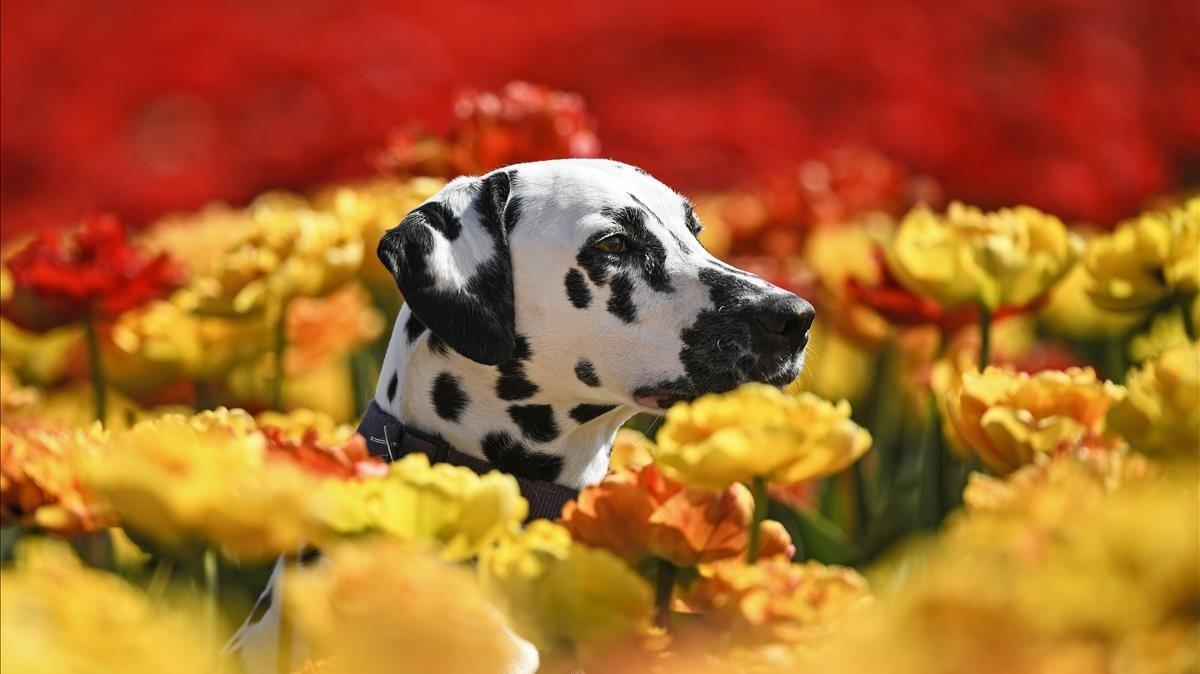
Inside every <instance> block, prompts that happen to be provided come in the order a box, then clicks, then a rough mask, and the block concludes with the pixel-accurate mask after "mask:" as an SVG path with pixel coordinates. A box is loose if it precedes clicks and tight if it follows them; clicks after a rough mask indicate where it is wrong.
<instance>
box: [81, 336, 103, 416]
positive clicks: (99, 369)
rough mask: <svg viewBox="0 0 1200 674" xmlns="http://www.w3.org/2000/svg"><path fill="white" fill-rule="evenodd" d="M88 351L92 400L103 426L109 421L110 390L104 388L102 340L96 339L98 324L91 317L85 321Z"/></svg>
mask: <svg viewBox="0 0 1200 674" xmlns="http://www.w3.org/2000/svg"><path fill="white" fill-rule="evenodd" d="M83 332H84V336H85V338H86V339H85V341H86V342H87V350H88V369H89V371H90V373H91V376H92V399H93V401H94V402H95V404H96V419H97V420H99V421H100V425H101V426H103V425H104V424H105V422H107V420H108V389H107V388H106V387H105V386H104V363H103V362H101V360H100V340H99V339H98V338H97V337H96V322H95V319H93V318H92V317H91V316H88V317H87V318H86V319H84V321H83Z"/></svg>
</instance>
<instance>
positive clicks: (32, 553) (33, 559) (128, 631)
mask: <svg viewBox="0 0 1200 674" xmlns="http://www.w3.org/2000/svg"><path fill="white" fill-rule="evenodd" d="M0 587H3V592H0V623H3V625H4V629H3V630H0V670H3V671H5V672H21V673H22V674H75V673H79V674H82V673H84V672H86V673H87V674H110V673H111V674H126V673H128V672H178V674H193V673H194V674H206V673H208V672H212V671H214V667H215V665H216V655H217V652H218V648H219V643H218V642H217V641H215V639H213V637H214V636H216V635H214V634H213V633H212V632H211V631H210V629H209V626H207V625H205V623H204V622H202V621H201V620H199V619H198V614H197V613H196V612H195V611H186V610H178V609H170V608H168V607H165V606H163V605H162V604H161V603H156V602H152V601H151V600H150V599H149V598H148V597H147V596H145V595H144V594H142V593H141V592H140V591H139V590H137V589H136V588H135V587H133V586H132V585H130V584H128V583H126V582H125V581H123V580H121V579H119V578H117V577H116V576H113V575H110V574H107V573H103V572H100V571H95V570H92V569H88V568H86V567H84V566H83V565H82V564H80V563H79V561H78V560H77V559H75V557H74V556H73V555H72V553H71V552H70V549H69V548H68V547H67V545H66V544H65V543H61V542H58V543H50V542H41V543H35V542H29V543H22V548H21V550H20V554H19V555H18V562H17V565H16V568H15V569H13V568H6V569H5V570H3V571H0Z"/></svg>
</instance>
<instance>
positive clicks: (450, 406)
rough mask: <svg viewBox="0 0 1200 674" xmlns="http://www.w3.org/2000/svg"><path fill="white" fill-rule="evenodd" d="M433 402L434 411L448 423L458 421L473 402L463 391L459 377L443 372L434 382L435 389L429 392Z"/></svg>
mask: <svg viewBox="0 0 1200 674" xmlns="http://www.w3.org/2000/svg"><path fill="white" fill-rule="evenodd" d="M429 396H430V398H431V399H432V400H433V409H434V411H436V412H437V415H438V416H439V417H441V418H443V419H446V420H447V421H458V419H459V417H461V416H462V412H463V410H464V409H466V407H467V405H468V404H470V402H471V397H470V396H469V395H467V392H466V391H464V390H463V387H462V384H460V383H459V381H458V377H455V376H454V375H452V374H450V373H449V372H443V373H441V374H439V375H438V376H437V379H434V380H433V389H432V390H430V392H429Z"/></svg>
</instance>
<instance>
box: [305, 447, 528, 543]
mask: <svg viewBox="0 0 1200 674" xmlns="http://www.w3.org/2000/svg"><path fill="white" fill-rule="evenodd" d="M322 489H323V491H324V493H325V494H326V495H327V496H328V497H329V503H328V508H329V510H328V511H327V512H326V513H325V517H326V518H327V519H328V521H329V523H330V525H331V527H332V528H333V529H334V530H335V531H337V532H338V533H340V534H342V535H361V534H364V533H381V534H384V535H386V536H389V537H392V538H395V539H397V540H400V541H404V542H407V543H413V544H417V545H424V546H431V545H436V546H437V547H438V548H440V550H441V554H442V556H444V557H446V558H447V559H454V560H464V559H469V558H472V557H474V556H476V555H477V554H479V553H480V552H481V551H482V550H484V549H485V548H486V547H487V546H489V545H491V544H492V543H493V542H494V541H496V540H497V539H498V538H500V537H502V536H504V535H506V534H508V533H510V532H511V531H513V530H515V529H516V528H517V527H518V526H519V525H520V523H521V522H522V521H523V520H524V519H525V517H526V515H527V514H528V512H529V505H528V503H526V501H525V499H523V498H522V497H521V492H520V489H519V488H518V487H517V481H516V480H515V479H514V478H513V477H512V476H511V475H506V474H504V473H500V472H496V471H493V472H490V473H487V474H486V475H482V476H481V475H476V474H475V473H474V472H472V471H471V470H470V469H468V468H463V467H461V466H451V465H449V464H444V463H439V464H435V465H430V464H429V458H428V457H427V456H425V455H424V454H411V455H409V456H406V457H404V458H403V459H401V460H399V461H397V462H395V463H393V464H392V465H391V469H390V471H389V473H388V475H387V476H386V477H383V478H376V479H365V480H349V481H328V482H326V483H325V484H324V485H323V487H322Z"/></svg>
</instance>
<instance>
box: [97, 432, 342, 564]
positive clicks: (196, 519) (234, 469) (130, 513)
mask: <svg viewBox="0 0 1200 674" xmlns="http://www.w3.org/2000/svg"><path fill="white" fill-rule="evenodd" d="M103 444H104V447H103V451H102V452H100V453H98V455H97V456H94V457H92V459H91V460H90V461H87V462H86V463H85V465H84V475H85V476H86V480H87V482H88V483H89V484H90V485H91V486H92V487H93V488H95V489H96V490H97V491H98V492H100V493H101V494H102V495H103V496H104V497H105V498H106V499H107V500H108V501H109V502H110V503H111V504H112V506H113V508H114V509H115V510H116V511H117V512H118V513H119V514H120V517H121V520H122V522H123V524H124V525H125V527H126V528H128V529H132V530H134V531H137V532H139V533H141V534H144V535H147V536H150V537H151V538H153V539H154V540H155V541H157V542H158V543H159V544H160V545H163V546H165V547H167V548H170V549H174V550H175V551H177V552H180V553H189V554H190V551H191V550H194V549H199V548H201V547H207V546H209V545H216V546H219V547H220V548H221V549H223V550H224V551H225V552H226V553H227V554H229V555H231V556H234V557H237V558H244V559H264V558H267V557H271V556H274V555H279V554H281V553H288V552H294V551H295V550H298V549H300V546H301V545H303V544H304V543H305V542H306V541H311V540H322V539H324V538H326V536H325V535H324V532H323V530H322V528H321V527H320V526H319V523H320V521H321V519H320V513H321V509H320V506H321V504H320V502H319V501H318V500H315V499H314V498H313V492H314V490H315V487H316V484H315V480H314V479H313V478H311V477H309V476H307V475H305V474H304V473H303V472H302V471H301V470H300V469H298V468H294V467H291V466H289V465H287V464H283V463H271V464H270V465H268V459H267V453H266V445H265V440H264V438H263V436H262V435H260V434H258V433H256V432H255V424H254V419H253V418H251V417H250V416H249V415H247V414H245V413H244V412H239V411H233V412H230V411H227V410H224V409H222V410H218V411H216V412H204V413H201V414H198V415H196V416H194V417H185V416H182V415H167V416H164V417H162V418H159V419H155V420H150V421H144V422H141V423H139V424H136V425H135V426H133V427H132V428H130V429H128V430H124V431H114V432H112V433H111V435H110V437H109V438H108V439H107V441H106V442H104V443H103Z"/></svg>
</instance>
